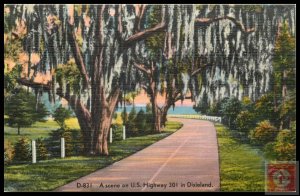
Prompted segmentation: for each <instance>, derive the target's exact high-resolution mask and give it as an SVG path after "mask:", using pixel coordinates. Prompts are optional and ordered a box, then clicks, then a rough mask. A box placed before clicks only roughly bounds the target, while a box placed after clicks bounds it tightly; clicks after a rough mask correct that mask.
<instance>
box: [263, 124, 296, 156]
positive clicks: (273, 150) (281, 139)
mask: <svg viewBox="0 0 300 196" xmlns="http://www.w3.org/2000/svg"><path fill="white" fill-rule="evenodd" d="M264 150H265V155H266V157H268V158H269V159H273V160H278V161H295V160H296V129H295V127H293V128H292V129H291V130H287V129H284V130H281V131H279V133H278V135H277V137H276V140H275V142H270V143H268V144H267V145H266V146H265V148H264Z"/></svg>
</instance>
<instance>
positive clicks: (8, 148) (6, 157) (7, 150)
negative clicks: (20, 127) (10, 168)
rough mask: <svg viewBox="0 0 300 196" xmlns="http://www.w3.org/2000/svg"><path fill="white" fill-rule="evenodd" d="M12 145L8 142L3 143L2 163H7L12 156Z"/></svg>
mask: <svg viewBox="0 0 300 196" xmlns="http://www.w3.org/2000/svg"><path fill="white" fill-rule="evenodd" d="M14 154H15V152H14V147H13V146H12V145H11V143H10V142H5V143H4V165H9V164H10V163H11V162H12V160H13V158H14Z"/></svg>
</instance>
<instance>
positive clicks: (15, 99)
mask: <svg viewBox="0 0 300 196" xmlns="http://www.w3.org/2000/svg"><path fill="white" fill-rule="evenodd" d="M36 105H37V109H36ZM5 112H6V113H5V114H6V115H7V116H8V117H9V118H8V120H7V122H8V125H9V126H16V127H18V134H19V129H20V128H21V127H28V126H31V125H32V124H33V123H34V122H37V121H39V122H42V121H45V119H44V118H45V117H46V116H47V115H48V111H47V110H46V108H45V106H44V104H43V103H38V104H37V103H36V99H35V97H34V96H33V95H32V94H31V93H27V92H26V91H25V90H23V89H18V91H17V92H16V93H15V94H14V95H12V96H11V97H10V98H9V99H8V100H7V101H6V104H5Z"/></svg>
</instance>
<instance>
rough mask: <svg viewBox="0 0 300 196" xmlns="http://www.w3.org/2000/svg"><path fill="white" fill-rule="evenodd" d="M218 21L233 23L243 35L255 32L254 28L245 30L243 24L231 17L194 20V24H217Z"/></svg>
mask: <svg viewBox="0 0 300 196" xmlns="http://www.w3.org/2000/svg"><path fill="white" fill-rule="evenodd" d="M219 20H230V21H231V22H233V23H234V24H235V25H236V26H237V27H238V28H239V29H240V30H241V31H242V32H243V33H252V32H254V31H255V28H251V29H246V28H245V26H244V24H242V23H241V22H240V21H238V20H236V19H235V18H233V17H230V16H223V17H217V18H196V19H195V23H198V24H211V23H213V22H217V21H219Z"/></svg>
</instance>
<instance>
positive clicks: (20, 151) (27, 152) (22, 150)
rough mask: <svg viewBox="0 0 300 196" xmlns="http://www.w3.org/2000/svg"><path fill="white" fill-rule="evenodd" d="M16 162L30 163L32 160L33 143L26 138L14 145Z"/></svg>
mask: <svg viewBox="0 0 300 196" xmlns="http://www.w3.org/2000/svg"><path fill="white" fill-rule="evenodd" d="M14 149H15V156H14V162H23V161H29V160H30V159H31V143H30V140H29V139H28V138H26V137H21V138H20V139H19V140H18V141H17V143H16V144H15V145H14Z"/></svg>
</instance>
